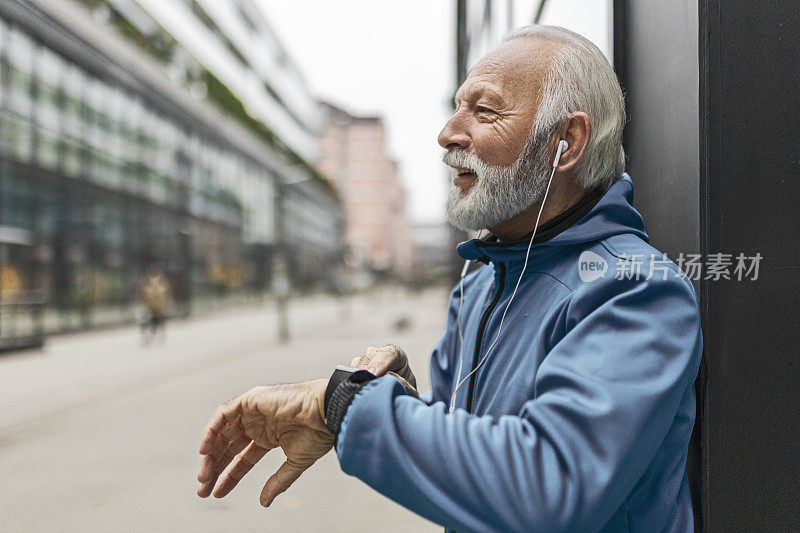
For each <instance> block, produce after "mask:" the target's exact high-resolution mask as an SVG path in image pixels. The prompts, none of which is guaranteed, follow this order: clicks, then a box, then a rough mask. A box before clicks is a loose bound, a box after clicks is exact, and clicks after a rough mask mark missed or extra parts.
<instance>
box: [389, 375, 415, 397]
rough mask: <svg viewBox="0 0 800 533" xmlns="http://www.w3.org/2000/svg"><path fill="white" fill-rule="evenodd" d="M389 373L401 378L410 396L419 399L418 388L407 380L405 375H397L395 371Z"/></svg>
mask: <svg viewBox="0 0 800 533" xmlns="http://www.w3.org/2000/svg"><path fill="white" fill-rule="evenodd" d="M389 374H391V375H392V376H394V377H396V378H397V379H399V380H400V383H402V385H403V388H404V389H406V393H408V395H409V396H413V397H414V398H417V399H419V392H417V388H416V387H415V386H413V385H412V384H411V383H409V382H408V381H406V379H405V378H403V376H400V375H397V374H395V373H394V372H389Z"/></svg>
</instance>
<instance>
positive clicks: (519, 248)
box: [457, 173, 649, 261]
mask: <svg viewBox="0 0 800 533" xmlns="http://www.w3.org/2000/svg"><path fill="white" fill-rule="evenodd" d="M622 233H631V234H633V235H636V236H637V237H639V238H641V239H642V240H644V241H645V242H648V241H649V236H648V235H647V229H646V228H645V225H644V221H643V220H642V216H641V215H640V214H639V212H638V211H636V209H634V208H633V180H632V179H631V177H630V176H629V175H628V174H627V173H623V174H622V175H620V177H619V179H617V180H616V181H615V182H614V184H613V185H612V186H611V187H609V189H608V190H607V191H606V192H605V194H603V196H602V197H601V198H600V200H599V201H598V202H597V203H596V204H595V205H594V207H593V208H592V209H591V210H590V211H589V212H588V213H587V214H586V215H584V216H583V217H582V218H580V219H579V220H578V221H576V222H575V223H574V224H572V225H571V226H569V227H568V228H566V229H565V230H564V231H562V232H560V233H558V234H557V235H555V236H554V237H553V238H551V239H548V240H546V241H544V242H541V243H536V242H534V245H533V247H532V248H531V257H533V255H537V256H538V255H539V253H540V252H539V251H540V250H541V251H542V253H544V252H545V250H542V249H543V248H544V249H550V251H555V250H557V249H558V247H562V246H573V245H579V244H584V243H588V242H593V241H599V240H602V239H606V238H608V237H611V236H613V235H619V234H622ZM528 243H529V239H528V238H527V237H526V238H523V239H520V240H519V241H515V242H510V243H502V242H496V241H494V242H492V241H490V240H486V239H472V240H469V241H465V242H462V243H461V244H459V245H458V248H457V250H458V255H460V256H461V257H463V258H464V259H473V260H485V259H488V260H489V261H515V260H524V258H525V251H526V250H527V249H528Z"/></svg>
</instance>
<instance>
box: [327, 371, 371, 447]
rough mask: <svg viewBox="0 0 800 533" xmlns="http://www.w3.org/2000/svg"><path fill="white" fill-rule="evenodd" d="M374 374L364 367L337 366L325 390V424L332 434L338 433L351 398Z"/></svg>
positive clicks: (351, 400)
mask: <svg viewBox="0 0 800 533" xmlns="http://www.w3.org/2000/svg"><path fill="white" fill-rule="evenodd" d="M373 379H375V376H374V375H372V374H371V373H369V372H367V371H366V370H364V369H360V368H352V367H346V366H341V365H340V366H337V367H336V370H335V371H334V372H333V374H332V375H331V378H330V380H329V381H328V386H327V389H326V392H325V399H324V413H325V425H326V426H327V428H328V431H330V432H331V433H332V434H333V435H334V436H337V435H338V433H339V428H340V427H341V424H342V422H343V421H344V417H345V415H346V414H347V410H348V409H349V408H350V404H351V403H352V402H353V399H354V398H355V397H356V395H357V394H358V393H359V392H360V391H361V389H362V388H363V387H364V386H365V385H366V384H367V383H368V382H370V381H372V380H373Z"/></svg>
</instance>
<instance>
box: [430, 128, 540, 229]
mask: <svg viewBox="0 0 800 533" xmlns="http://www.w3.org/2000/svg"><path fill="white" fill-rule="evenodd" d="M537 137H539V138H537ZM541 137H543V138H541ZM547 140H548V136H539V135H536V134H533V133H532V134H531V135H530V136H529V137H528V140H527V141H526V142H525V146H524V147H523V149H522V151H521V152H520V155H519V157H517V160H516V161H515V162H514V164H513V165H512V166H510V167H502V166H490V165H487V164H486V163H485V162H484V161H483V160H482V159H481V158H479V157H478V156H476V155H474V154H468V153H466V152H464V151H463V150H462V149H460V148H454V149H452V150H449V151H447V152H445V153H444V154H443V155H442V161H444V163H445V164H446V165H448V166H451V167H456V168H460V169H467V170H469V171H471V172H474V173H475V175H476V177H477V179H476V180H475V182H474V183H473V184H472V187H471V188H470V189H469V190H467V191H466V193H464V192H462V190H461V188H460V187H459V186H457V185H452V186H451V187H450V190H449V191H448V194H447V202H446V204H445V213H446V215H447V220H448V222H450V224H452V225H453V226H455V227H456V228H459V229H462V230H464V231H478V230H482V229H484V228H492V227H494V226H497V225H498V224H500V223H501V222H505V221H507V220H509V219H510V218H512V217H514V216H516V215H518V214H520V213H521V212H523V211H524V210H526V209H528V208H529V207H530V206H532V205H534V204H535V203H536V202H538V201H539V200H540V199H541V198H542V196H543V195H544V191H545V189H546V188H547V180H548V178H549V177H550V170H551V167H550V165H549V164H548V162H547Z"/></svg>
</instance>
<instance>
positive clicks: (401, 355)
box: [350, 344, 419, 398]
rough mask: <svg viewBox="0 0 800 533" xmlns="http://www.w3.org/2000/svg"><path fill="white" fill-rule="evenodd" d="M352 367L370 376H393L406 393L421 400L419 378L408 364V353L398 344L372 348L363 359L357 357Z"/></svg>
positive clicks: (365, 353) (351, 363)
mask: <svg viewBox="0 0 800 533" xmlns="http://www.w3.org/2000/svg"><path fill="white" fill-rule="evenodd" d="M350 366H352V367H355V368H364V369H366V370H367V371H368V372H369V373H370V374H373V375H375V376H378V377H380V376H383V375H384V374H392V375H393V376H395V377H396V378H398V379H399V380H400V382H401V383H402V384H403V387H405V389H406V392H408V393H409V394H410V395H411V396H414V397H416V398H419V394H418V393H417V378H416V376H414V373H413V372H412V371H411V366H410V365H409V364H408V356H406V352H404V351H403V349H402V348H401V347H399V346H397V345H396V344H387V345H386V346H383V347H382V348H375V347H373V346H370V347H369V348H367V349H366V351H365V352H364V355H362V356H361V357H356V358H354V359H353V360H352V361H350Z"/></svg>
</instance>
